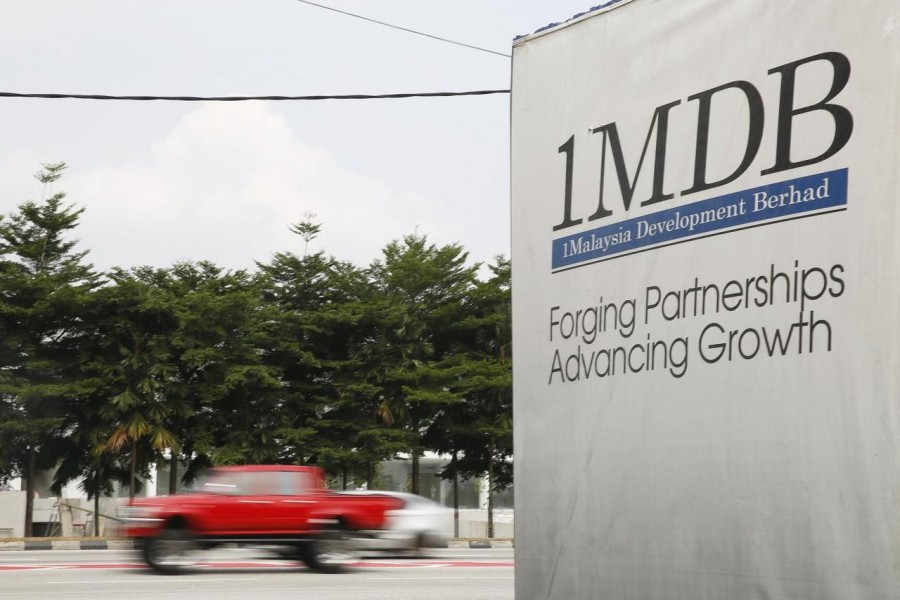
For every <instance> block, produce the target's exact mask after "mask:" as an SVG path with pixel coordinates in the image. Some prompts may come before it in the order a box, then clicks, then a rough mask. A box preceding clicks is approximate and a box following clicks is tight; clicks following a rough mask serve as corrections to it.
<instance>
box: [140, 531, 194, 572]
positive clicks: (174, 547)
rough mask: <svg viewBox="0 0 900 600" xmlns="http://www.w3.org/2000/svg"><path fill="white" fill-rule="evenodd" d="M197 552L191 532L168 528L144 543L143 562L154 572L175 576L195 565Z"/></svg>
mask: <svg viewBox="0 0 900 600" xmlns="http://www.w3.org/2000/svg"><path fill="white" fill-rule="evenodd" d="M198 551H199V547H198V546H197V542H196V540H195V539H194V536H193V535H191V532H190V531H188V530H187V529H186V528H184V527H175V526H169V527H166V528H165V529H163V530H162V531H161V532H160V533H159V535H157V536H156V537H152V538H148V539H146V540H145V541H144V547H143V552H144V560H145V561H147V564H148V565H149V566H150V568H152V569H153V570H154V571H158V572H160V573H164V574H166V575H175V574H178V573H182V572H184V570H185V569H187V568H189V567H191V566H193V565H195V564H197V558H196V555H197V553H198Z"/></svg>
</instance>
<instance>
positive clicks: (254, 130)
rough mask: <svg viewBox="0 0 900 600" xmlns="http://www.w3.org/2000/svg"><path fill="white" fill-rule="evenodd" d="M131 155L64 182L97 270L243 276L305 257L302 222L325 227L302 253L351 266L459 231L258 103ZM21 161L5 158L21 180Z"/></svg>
mask: <svg viewBox="0 0 900 600" xmlns="http://www.w3.org/2000/svg"><path fill="white" fill-rule="evenodd" d="M132 156H137V157H139V158H137V159H129V160H127V161H126V160H122V161H120V162H109V163H106V164H102V165H97V166H93V167H88V168H86V170H84V171H82V172H78V173H76V172H71V171H70V172H69V174H68V175H67V176H66V178H65V179H64V181H63V182H62V187H63V188H64V189H66V190H67V191H68V192H69V198H70V199H71V200H72V201H73V202H76V203H77V204H79V205H82V206H85V207H86V208H87V210H86V212H85V214H84V215H83V217H82V222H81V225H80V226H79V229H78V232H77V235H78V237H79V238H80V239H81V240H82V248H83V249H90V250H91V253H90V255H89V258H90V260H91V261H92V262H93V263H94V264H95V265H97V266H98V267H99V268H108V267H110V266H113V265H118V266H125V267H130V266H136V265H142V264H151V265H156V266H168V265H171V264H172V263H174V262H176V261H179V260H201V259H208V260H212V261H213V262H216V263H218V264H220V265H222V266H225V267H230V268H241V267H252V265H253V261H254V260H259V261H267V260H268V259H269V258H270V256H271V255H272V253H274V252H278V251H293V252H298V253H300V252H302V251H303V242H302V240H301V239H300V238H299V237H298V236H296V235H294V234H291V233H290V232H289V231H288V226H289V225H290V224H292V223H296V222H297V221H299V220H301V219H302V218H303V215H304V213H308V212H312V213H315V214H316V215H317V218H316V220H317V221H319V222H321V223H322V224H323V232H322V234H321V235H320V237H319V238H318V239H317V240H316V241H315V242H313V245H312V246H311V249H313V250H319V249H322V250H324V251H325V252H327V253H329V254H333V255H335V256H337V257H338V258H340V259H343V260H350V261H352V262H355V263H357V264H359V265H366V264H368V263H369V262H370V261H371V260H372V259H373V258H376V257H377V256H378V255H379V251H380V249H381V248H383V247H384V245H385V244H386V243H387V242H389V241H391V240H392V239H396V238H399V237H401V236H403V235H405V234H408V233H411V232H413V231H414V230H418V231H419V232H420V233H426V234H428V235H429V237H430V238H432V239H433V240H434V241H435V242H438V243H447V242H453V241H457V240H458V239H459V234H460V233H461V231H462V226H461V225H460V224H458V223H455V222H454V220H453V219H452V218H451V216H450V215H448V214H447V213H446V211H445V210H443V208H442V207H441V206H438V205H437V204H436V203H435V202H434V201H433V200H430V199H429V198H426V197H423V196H421V195H413V194H409V193H399V192H395V191H392V190H391V189H388V187H387V186H386V185H385V184H383V183H382V182H380V181H378V180H376V179H373V178H371V177H365V176H361V175H359V174H356V173H353V172H351V171H349V170H347V169H346V168H343V167H342V166H341V165H340V163H339V162H338V161H337V160H336V158H335V157H334V156H333V155H332V154H330V153H329V152H327V151H325V150H323V149H322V148H317V147H313V146H311V145H309V144H306V143H304V142H303V141H302V140H300V139H298V136H297V134H296V132H294V131H293V130H292V129H291V127H290V126H289V124H288V122H287V120H286V119H285V118H284V116H283V115H282V114H280V113H279V112H277V111H276V110H274V109H273V108H272V106H271V105H270V104H267V103H241V104H239V105H238V104H207V105H203V106H201V107H199V108H197V109H196V110H194V111H193V112H191V113H189V114H187V115H186V116H185V117H184V118H182V120H181V121H180V122H178V123H177V125H176V126H175V127H174V128H173V129H172V130H171V131H169V132H168V133H167V134H166V135H164V136H163V137H161V138H160V139H158V140H157V141H155V142H154V143H153V144H152V145H151V146H149V147H147V148H146V151H145V152H142V151H141V150H140V149H138V151H137V152H135V153H132ZM26 160H32V158H31V157H30V156H28V155H27V153H26V154H23V155H21V156H17V157H12V158H8V159H7V162H10V161H12V162H15V163H16V165H15V166H16V167H18V168H19V170H18V177H19V178H20V179H21V172H22V171H21V166H22V163H24V162H26ZM36 164H37V163H36V162H35V161H33V160H32V162H31V164H30V165H29V168H30V169H32V170H35V168H34V167H35V165H36ZM4 167H5V165H4V164H3V163H0V185H3V184H4V183H5V181H4V179H3V178H2V173H4V172H7V171H9V172H15V171H13V170H12V169H13V165H10V166H9V169H6V168H4ZM3 189H7V188H6V187H4V188H3ZM432 234H434V235H432Z"/></svg>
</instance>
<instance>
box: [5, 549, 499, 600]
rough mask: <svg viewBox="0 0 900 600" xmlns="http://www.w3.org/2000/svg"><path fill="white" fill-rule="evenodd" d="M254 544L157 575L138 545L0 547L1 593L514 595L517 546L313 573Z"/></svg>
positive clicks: (406, 599) (402, 598)
mask: <svg viewBox="0 0 900 600" xmlns="http://www.w3.org/2000/svg"><path fill="white" fill-rule="evenodd" d="M268 556H269V555H268V554H266V553H265V552H261V551H260V550H253V549H243V548H241V549H234V548H233V549H223V550H215V551H210V552H207V553H205V554H203V555H202V559H201V560H202V561H203V562H202V564H200V565H198V566H197V567H196V568H195V569H194V570H193V571H192V572H191V573H189V574H184V575H158V574H156V573H154V572H152V571H150V570H149V569H147V568H146V567H145V566H144V565H143V564H142V562H141V560H140V557H139V556H138V555H137V553H136V552H131V551H129V552H122V551H113V550H71V551H70V550H54V551H47V552H44V551H27V552H10V551H4V552H0V597H3V598H16V599H17V600H19V599H21V600H32V599H34V600H36V599H41V600H45V599H48V598H59V599H68V598H76V599H77V598H91V599H94V600H102V599H105V598H127V599H129V600H138V599H144V598H148V599H149V598H153V599H156V598H166V599H168V598H179V599H181V598H187V599H192V600H194V599H196V600H213V599H214V600H232V599H234V600H237V599H245V598H250V599H251V600H267V599H275V598H277V599H283V598H303V599H304V600H362V599H365V600H373V599H386V600H462V599H464V600H512V598H513V550H512V549H491V550H475V549H447V550H435V551H433V552H432V553H431V554H430V555H429V556H428V557H427V558H391V557H385V558H369V557H366V558H364V559H363V560H362V561H361V562H360V563H359V564H357V565H356V566H354V567H353V568H352V569H350V570H349V571H348V572H347V573H342V574H340V575H324V574H321V573H314V572H312V571H310V570H308V569H306V568H305V567H304V566H302V565H301V564H299V563H297V562H293V561H288V560H269V559H268V558H267V557H268Z"/></svg>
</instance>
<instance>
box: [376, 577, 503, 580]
mask: <svg viewBox="0 0 900 600" xmlns="http://www.w3.org/2000/svg"><path fill="white" fill-rule="evenodd" d="M369 579H371V580H373V581H432V580H434V579H450V580H452V581H458V580H460V579H467V580H471V581H494V580H495V579H515V577H428V579H422V578H421V577H369Z"/></svg>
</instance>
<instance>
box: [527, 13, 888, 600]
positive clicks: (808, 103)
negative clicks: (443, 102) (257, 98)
mask: <svg viewBox="0 0 900 600" xmlns="http://www.w3.org/2000/svg"><path fill="white" fill-rule="evenodd" d="M512 70H513V79H512V100H511V103H512V109H511V110H512V122H511V147H512V155H511V161H512V261H513V262H512V264H513V331H514V352H513V356H514V367H513V373H514V375H513V378H514V409H515V456H516V462H515V468H516V473H515V477H516V566H517V568H516V597H517V598H519V599H520V600H528V599H531V598H542V599H544V598H547V599H550V598H552V599H559V600H575V599H579V598H603V599H605V600H606V599H609V600H615V599H640V600H647V599H652V598H665V599H670V598H685V599H691V600H695V599H698V598H710V599H714V600H722V599H728V598H736V599H745V598H792V599H797V598H803V599H810V600H812V599H815V600H824V599H835V600H846V599H848V598H854V599H858V598H872V599H875V598H898V597H900V466H898V465H900V443H898V442H900V439H898V436H900V295H898V291H900V228H898V219H900V180H898V167H900V154H898V142H900V131H898V121H900V5H898V4H897V2H896V0H871V1H869V2H866V3H848V2H845V1H840V2H839V1H837V0H820V1H818V2H804V1H799V0H782V1H780V2H759V1H758V0H730V1H729V2H721V1H716V0H678V1H675V0H623V1H619V2H615V3H612V4H609V5H607V6H605V7H598V8H596V9H593V10H592V11H591V12H589V13H587V14H584V15H581V16H579V17H576V18H574V19H573V20H571V21H569V22H566V23H564V24H562V25H558V26H554V27H551V28H549V29H547V30H544V31H541V32H539V33H536V34H534V35H530V36H526V37H524V38H521V39H519V40H517V41H516V43H515V45H514V48H513V69H512Z"/></svg>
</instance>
